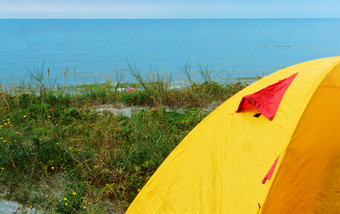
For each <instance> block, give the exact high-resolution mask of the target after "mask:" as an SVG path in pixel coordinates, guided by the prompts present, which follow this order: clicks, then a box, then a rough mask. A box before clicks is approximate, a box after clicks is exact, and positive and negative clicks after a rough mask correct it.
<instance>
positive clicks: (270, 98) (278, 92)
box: [236, 73, 298, 120]
mask: <svg viewBox="0 0 340 214" xmlns="http://www.w3.org/2000/svg"><path fill="white" fill-rule="evenodd" d="M297 74H298V73H295V74H293V75H292V76H290V77H288V78H286V79H283V80H280V81H278V82H277V83H274V84H272V85H270V86H267V87H266V88H264V89H261V90H260V91H258V92H255V93H254V94H249V95H247V96H244V97H243V98H242V100H241V102H240V105H239V106H238V109H237V111H236V112H241V111H242V110H245V108H246V105H247V104H248V103H249V104H251V105H253V106H254V108H256V109H257V110H258V111H259V112H260V113H261V114H263V115H264V116H265V117H267V118H268V119H269V120H273V119H274V117H275V115H276V112H277V109H278V108H279V105H280V103H281V100H282V97H283V95H284V94H285V92H286V90H287V89H288V87H289V85H290V84H291V83H292V81H293V80H294V78H295V76H296V75H297ZM246 101H247V102H246Z"/></svg>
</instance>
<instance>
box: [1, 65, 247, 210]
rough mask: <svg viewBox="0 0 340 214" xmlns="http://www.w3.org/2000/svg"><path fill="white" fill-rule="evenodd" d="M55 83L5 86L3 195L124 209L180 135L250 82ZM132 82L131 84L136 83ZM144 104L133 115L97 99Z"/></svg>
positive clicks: (38, 202) (71, 206) (57, 206)
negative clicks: (118, 111) (100, 109)
mask: <svg viewBox="0 0 340 214" xmlns="http://www.w3.org/2000/svg"><path fill="white" fill-rule="evenodd" d="M132 74H133V75H134V77H135V79H136V82H137V83H134V84H133V85H132V84H128V83H121V79H120V81H107V82H105V83H102V84H91V85H81V86H74V87H70V86H67V87H66V86H64V87H55V86H54V85H53V84H52V85H50V84H44V82H47V83H48V82H53V81H45V80H44V77H43V74H42V73H41V74H40V75H35V74H32V75H35V77H37V78H35V80H36V82H33V83H31V85H24V84H22V85H21V86H20V87H16V88H14V89H12V90H8V89H2V90H1V89H0V90H1V92H0V189H1V192H2V193H3V194H4V195H3V196H2V197H4V198H6V199H9V200H15V201H18V202H20V203H22V204H23V205H24V206H26V207H30V206H31V207H34V208H37V209H38V210H45V211H48V212H51V213H113V212H118V213H120V212H124V211H125V210H126V208H127V207H128V205H129V203H130V202H131V201H132V200H133V199H134V197H135V196H136V195H137V194H138V192H139V191H140V189H141V188H142V187H143V185H144V184H145V183H146V182H147V180H148V179H149V178H150V176H151V175H152V174H153V173H154V172H155V170H156V169H157V167H158V166H159V165H160V164H161V163H162V162H163V160H164V159H165V158H166V157H167V156H168V154H169V153H170V152H171V151H172V150H173V149H174V148H175V147H176V145H178V143H179V142H180V141H181V140H182V139H183V138H184V137H185V136H186V135H187V133H188V132H189V131H190V130H192V129H193V128H194V127H195V126H196V125H197V124H198V123H199V122H200V121H202V120H203V119H204V117H205V116H207V114H208V113H209V111H210V110H212V109H208V110H207V111H206V110H204V109H205V108H206V107H207V106H209V105H210V104H211V103H212V102H217V103H221V102H223V101H225V100H226V99H228V98H229V97H230V96H232V95H233V94H234V93H236V92H237V91H239V90H240V89H242V88H244V87H245V86H247V85H248V84H249V83H250V82H248V81H242V82H235V83H232V84H220V83H217V82H215V81H212V80H211V73H209V72H206V73H204V71H203V70H202V74H201V75H207V76H206V77H207V78H208V79H205V78H203V80H204V81H203V82H202V83H198V82H193V81H192V80H191V79H188V82H190V83H191V84H190V85H188V86H185V87H181V88H175V87H172V84H171V81H169V80H168V79H164V78H160V77H159V75H158V77H157V76H156V77H157V78H155V79H152V81H150V80H144V79H143V78H142V76H141V75H140V73H138V72H134V73H133V72H132ZM132 86H133V87H134V89H128V88H130V87H132ZM121 103H123V104H124V105H126V106H128V105H130V106H131V105H140V106H144V107H145V109H146V110H141V111H138V112H135V113H133V114H132V116H131V117H126V116H123V115H116V114H114V113H113V112H111V111H103V112H98V111H96V110H95V108H96V106H97V105H99V104H110V105H112V106H119V104H120V105H121Z"/></svg>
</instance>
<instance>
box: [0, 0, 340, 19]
mask: <svg viewBox="0 0 340 214" xmlns="http://www.w3.org/2000/svg"><path fill="white" fill-rule="evenodd" d="M339 8H340V1H336V0H308V1H307V0H223V1H222V0H167V1H165V0H139V1H138V0H120V1H118V0H58V1H57V0H0V18H340V13H339V12H338V9H339Z"/></svg>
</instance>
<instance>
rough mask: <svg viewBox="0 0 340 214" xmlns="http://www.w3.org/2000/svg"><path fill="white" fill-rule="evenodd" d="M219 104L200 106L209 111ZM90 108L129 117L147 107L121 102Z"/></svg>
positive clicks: (181, 110) (179, 110)
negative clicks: (125, 104) (119, 103)
mask: <svg viewBox="0 0 340 214" xmlns="http://www.w3.org/2000/svg"><path fill="white" fill-rule="evenodd" d="M221 104H222V102H212V103H211V104H210V105H208V106H206V107H204V108H202V110H204V111H207V112H211V111H213V110H214V109H215V108H217V107H218V106H219V105H221ZM91 109H92V110H96V111H98V112H103V111H110V112H112V113H113V114H115V115H123V116H126V117H131V115H132V114H133V113H135V112H138V111H140V110H145V109H148V108H147V107H142V106H124V105H122V104H121V105H118V106H117V105H110V104H107V105H99V106H93V107H92V108H91ZM176 111H177V112H183V111H184V109H183V108H177V109H176Z"/></svg>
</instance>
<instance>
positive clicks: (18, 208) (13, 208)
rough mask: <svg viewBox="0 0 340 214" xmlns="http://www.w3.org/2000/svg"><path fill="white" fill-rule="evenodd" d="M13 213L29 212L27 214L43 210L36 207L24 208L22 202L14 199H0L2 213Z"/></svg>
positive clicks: (38, 212) (35, 213) (39, 212)
mask: <svg viewBox="0 0 340 214" xmlns="http://www.w3.org/2000/svg"><path fill="white" fill-rule="evenodd" d="M12 213H18V214H19V213H27V214H42V213H43V212H41V211H38V210H36V209H34V208H33V209H30V208H23V207H22V205H21V204H19V203H18V202H14V201H6V200H3V199H2V200H0V214H12Z"/></svg>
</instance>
